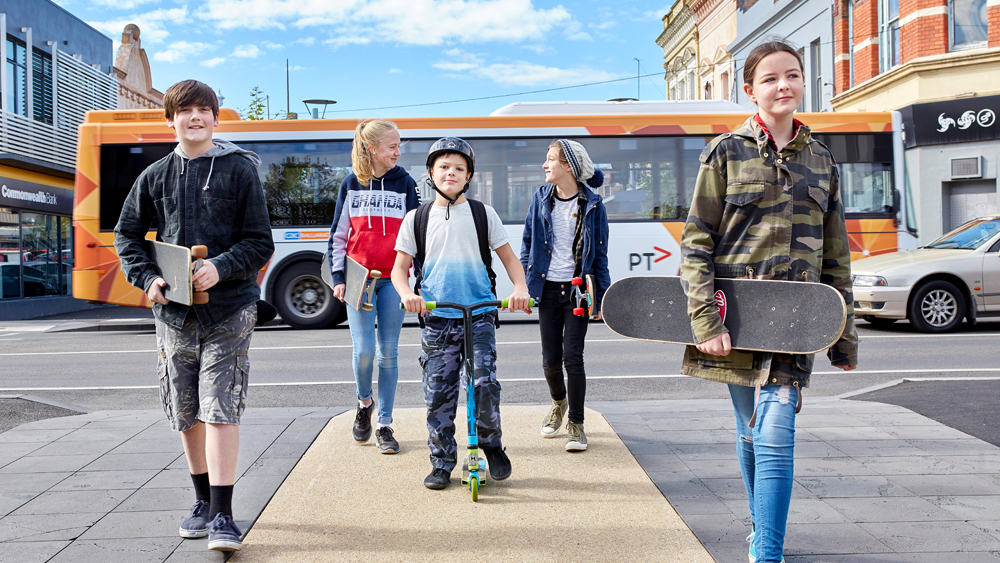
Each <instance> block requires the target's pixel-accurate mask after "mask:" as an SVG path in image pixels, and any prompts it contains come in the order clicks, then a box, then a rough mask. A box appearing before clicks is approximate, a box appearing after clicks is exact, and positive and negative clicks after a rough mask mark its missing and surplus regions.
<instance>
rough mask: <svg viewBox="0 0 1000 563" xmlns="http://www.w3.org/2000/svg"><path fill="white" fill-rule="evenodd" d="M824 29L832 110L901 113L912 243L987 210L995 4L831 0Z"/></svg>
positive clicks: (998, 145) (992, 174)
mask: <svg viewBox="0 0 1000 563" xmlns="http://www.w3.org/2000/svg"><path fill="white" fill-rule="evenodd" d="M833 32H834V51H835V59H834V83H835V89H836V95H835V96H834V97H833V98H832V99H831V100H830V104H831V105H832V106H833V107H834V109H835V110H837V111H894V110H898V111H900V112H901V114H902V116H903V125H904V134H905V145H906V169H907V176H908V177H909V180H910V182H911V183H912V186H911V188H912V193H913V194H914V201H913V202H912V203H913V204H914V207H915V211H916V214H917V217H918V222H919V226H920V242H922V243H926V242H929V241H931V240H933V239H934V238H936V237H937V236H940V235H941V234H943V233H944V232H947V231H948V230H950V229H951V228H953V227H955V226H957V225H958V224H960V223H962V222H964V221H965V220H968V219H970V218H972V217H975V216H976V215H982V214H984V213H989V212H995V211H996V210H997V204H996V200H997V181H996V177H997V162H998V160H1000V125H998V124H996V119H995V116H996V114H998V113H1000V2H998V1H997V0H858V1H852V0H835V2H834V14H833ZM991 116H992V117H991ZM973 164H974V166H973Z"/></svg>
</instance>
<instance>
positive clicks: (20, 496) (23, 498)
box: [0, 493, 35, 518]
mask: <svg viewBox="0 0 1000 563" xmlns="http://www.w3.org/2000/svg"><path fill="white" fill-rule="evenodd" d="M33 498H35V493H2V494H0V518H3V517H4V516H6V515H8V514H10V513H11V512H14V511H15V510H17V509H18V508H20V507H21V506H24V504H26V503H27V502H29V501H30V500H31V499H33Z"/></svg>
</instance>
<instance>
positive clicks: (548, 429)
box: [542, 399, 569, 438]
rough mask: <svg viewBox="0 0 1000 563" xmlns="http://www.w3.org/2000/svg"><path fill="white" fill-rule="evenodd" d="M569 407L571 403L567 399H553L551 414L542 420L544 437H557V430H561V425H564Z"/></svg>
mask: <svg viewBox="0 0 1000 563" xmlns="http://www.w3.org/2000/svg"><path fill="white" fill-rule="evenodd" d="M568 409H569V403H567V402H566V399H563V400H561V401H552V410H550V411H549V415H548V416H546V417H545V420H544V421H542V438H554V437H555V435H556V432H558V431H559V427H560V426H562V423H563V417H564V416H566V411H567V410H568Z"/></svg>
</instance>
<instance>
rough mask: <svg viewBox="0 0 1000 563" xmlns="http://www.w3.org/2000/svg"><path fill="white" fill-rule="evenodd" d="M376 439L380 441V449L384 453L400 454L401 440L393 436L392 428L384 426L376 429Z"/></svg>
mask: <svg viewBox="0 0 1000 563" xmlns="http://www.w3.org/2000/svg"><path fill="white" fill-rule="evenodd" d="M375 441H376V442H377V443H378V451H379V453H383V454H398V453H399V442H397V441H396V439H395V438H393V437H392V428H389V427H388V426H383V427H382V428H379V429H378V430H376V431H375Z"/></svg>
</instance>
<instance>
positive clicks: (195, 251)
mask: <svg viewBox="0 0 1000 563" xmlns="http://www.w3.org/2000/svg"><path fill="white" fill-rule="evenodd" d="M191 257H192V258H194V259H195V260H194V270H192V272H197V271H198V270H200V269H201V264H202V260H203V259H205V258H208V247H207V246H205V245H203V244H197V245H195V246H192V247H191ZM205 303H208V292H207V291H196V292H194V304H195V305H204V304H205Z"/></svg>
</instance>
